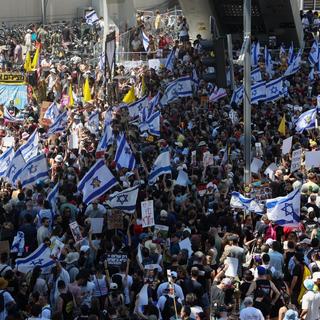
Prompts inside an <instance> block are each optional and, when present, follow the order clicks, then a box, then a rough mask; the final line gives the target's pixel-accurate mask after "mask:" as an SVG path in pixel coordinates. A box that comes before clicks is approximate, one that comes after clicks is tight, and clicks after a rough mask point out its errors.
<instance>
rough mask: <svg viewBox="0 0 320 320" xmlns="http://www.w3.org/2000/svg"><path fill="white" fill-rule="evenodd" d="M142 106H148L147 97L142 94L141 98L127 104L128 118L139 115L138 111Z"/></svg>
mask: <svg viewBox="0 0 320 320" xmlns="http://www.w3.org/2000/svg"><path fill="white" fill-rule="evenodd" d="M144 107H148V97H147V96H144V97H142V98H141V99H139V100H137V101H135V102H133V103H131V104H129V105H128V111H129V115H130V118H137V117H139V113H140V112H141V111H142V109H143V108H144Z"/></svg>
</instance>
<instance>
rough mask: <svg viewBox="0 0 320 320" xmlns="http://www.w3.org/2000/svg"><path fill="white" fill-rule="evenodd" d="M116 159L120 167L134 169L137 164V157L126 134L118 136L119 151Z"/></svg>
mask: <svg viewBox="0 0 320 320" xmlns="http://www.w3.org/2000/svg"><path fill="white" fill-rule="evenodd" d="M114 161H115V162H116V164H117V168H118V169H121V168H127V169H129V170H133V169H134V168H135V166H136V159H135V157H134V154H133V152H132V150H131V148H130V145H129V144H128V142H127V140H126V136H125V135H124V134H120V135H119V136H118V138H117V151H116V154H115V158H114Z"/></svg>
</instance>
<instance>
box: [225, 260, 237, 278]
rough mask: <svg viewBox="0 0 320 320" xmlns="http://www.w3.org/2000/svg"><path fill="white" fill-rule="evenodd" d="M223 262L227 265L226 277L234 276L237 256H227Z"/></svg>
mask: <svg viewBox="0 0 320 320" xmlns="http://www.w3.org/2000/svg"><path fill="white" fill-rule="evenodd" d="M225 263H226V264H227V265H228V269H227V270H226V273H225V274H226V276H227V277H233V278H234V277H236V276H237V274H238V264H239V260H238V259H237V258H231V257H227V259H226V260H225Z"/></svg>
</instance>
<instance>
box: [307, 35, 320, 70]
mask: <svg viewBox="0 0 320 320" xmlns="http://www.w3.org/2000/svg"><path fill="white" fill-rule="evenodd" d="M318 57H319V45H318V42H317V41H314V42H313V44H312V47H311V49H310V52H309V57H308V60H309V62H310V64H311V66H314V65H315V64H316V63H317V62H318Z"/></svg>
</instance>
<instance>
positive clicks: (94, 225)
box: [90, 218, 104, 234]
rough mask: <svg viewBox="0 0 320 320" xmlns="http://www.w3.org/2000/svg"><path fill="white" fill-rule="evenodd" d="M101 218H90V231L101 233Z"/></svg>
mask: <svg viewBox="0 0 320 320" xmlns="http://www.w3.org/2000/svg"><path fill="white" fill-rule="evenodd" d="M103 220H104V219H103V218H90V223H91V230H92V233H93V234H95V233H101V232H102V229H103Z"/></svg>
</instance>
